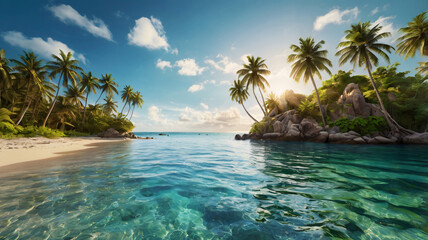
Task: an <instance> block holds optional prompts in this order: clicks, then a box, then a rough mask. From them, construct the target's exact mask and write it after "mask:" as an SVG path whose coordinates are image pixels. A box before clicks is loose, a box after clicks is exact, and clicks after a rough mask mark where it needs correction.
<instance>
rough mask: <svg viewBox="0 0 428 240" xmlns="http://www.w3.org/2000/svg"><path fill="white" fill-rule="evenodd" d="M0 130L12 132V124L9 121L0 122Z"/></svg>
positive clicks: (13, 130)
mask: <svg viewBox="0 0 428 240" xmlns="http://www.w3.org/2000/svg"><path fill="white" fill-rule="evenodd" d="M0 132H2V133H5V134H7V133H14V132H15V128H14V127H13V124H11V123H9V122H0Z"/></svg>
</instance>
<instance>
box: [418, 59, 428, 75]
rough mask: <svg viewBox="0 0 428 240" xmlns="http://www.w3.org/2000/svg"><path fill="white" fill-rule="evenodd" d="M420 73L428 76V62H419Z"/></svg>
mask: <svg viewBox="0 0 428 240" xmlns="http://www.w3.org/2000/svg"><path fill="white" fill-rule="evenodd" d="M416 70H418V73H420V74H423V75H425V76H428V62H419V67H417V68H416Z"/></svg>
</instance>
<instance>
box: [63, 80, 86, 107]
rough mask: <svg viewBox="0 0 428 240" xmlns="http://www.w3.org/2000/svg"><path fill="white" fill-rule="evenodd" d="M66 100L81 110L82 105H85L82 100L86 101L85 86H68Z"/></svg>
mask: <svg viewBox="0 0 428 240" xmlns="http://www.w3.org/2000/svg"><path fill="white" fill-rule="evenodd" d="M64 99H65V101H67V102H68V103H69V104H71V105H74V106H76V107H77V109H78V110H79V111H78V112H80V109H81V107H82V106H83V104H82V101H85V100H86V98H85V90H84V89H83V88H80V87H78V86H77V85H73V84H72V85H70V86H68V88H67V90H66V91H65V95H64Z"/></svg>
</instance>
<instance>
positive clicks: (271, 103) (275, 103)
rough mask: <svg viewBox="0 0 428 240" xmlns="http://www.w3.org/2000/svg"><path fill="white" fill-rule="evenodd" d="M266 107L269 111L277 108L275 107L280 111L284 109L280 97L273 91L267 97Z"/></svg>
mask: <svg viewBox="0 0 428 240" xmlns="http://www.w3.org/2000/svg"><path fill="white" fill-rule="evenodd" d="M266 107H267V109H268V111H269V112H272V111H273V110H275V108H276V109H277V110H278V112H279V111H281V110H282V109H281V104H280V102H279V99H278V97H277V96H276V95H275V93H273V92H271V93H270V94H269V96H268V97H267V98H266Z"/></svg>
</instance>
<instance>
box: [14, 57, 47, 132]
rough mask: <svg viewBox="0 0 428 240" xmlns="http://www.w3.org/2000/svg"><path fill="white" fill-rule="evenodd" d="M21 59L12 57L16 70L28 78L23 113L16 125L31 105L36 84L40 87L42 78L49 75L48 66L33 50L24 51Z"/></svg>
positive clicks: (16, 124)
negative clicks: (31, 94)
mask: <svg viewBox="0 0 428 240" xmlns="http://www.w3.org/2000/svg"><path fill="white" fill-rule="evenodd" d="M19 58H20V59H21V61H19V60H15V59H11V62H13V63H14V64H15V66H14V70H16V71H17V72H18V73H19V74H20V75H21V76H22V77H23V79H25V80H26V85H27V91H26V93H25V98H24V102H23V103H22V108H21V113H20V116H19V118H18V121H17V122H16V123H15V126H18V125H19V124H20V123H21V121H22V119H23V118H24V116H25V113H26V112H27V111H28V108H29V107H30V106H31V103H32V101H33V99H34V96H32V97H30V92H31V90H32V88H33V87H34V86H36V87H40V84H41V83H42V80H41V79H42V78H45V77H46V75H47V71H46V70H45V69H46V66H45V65H44V64H43V60H39V59H37V56H36V55H35V54H34V53H33V52H26V51H24V55H21V56H19Z"/></svg>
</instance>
